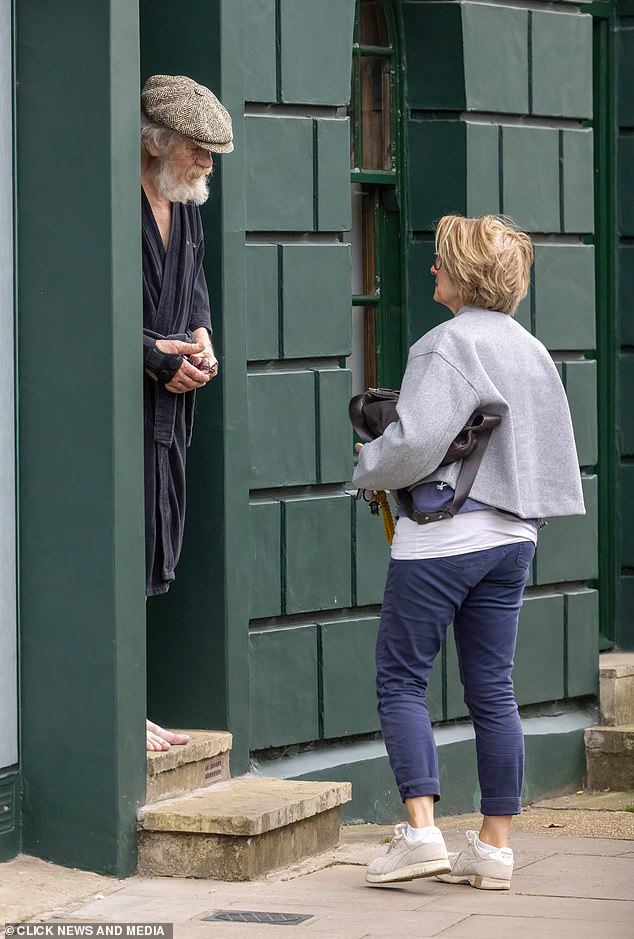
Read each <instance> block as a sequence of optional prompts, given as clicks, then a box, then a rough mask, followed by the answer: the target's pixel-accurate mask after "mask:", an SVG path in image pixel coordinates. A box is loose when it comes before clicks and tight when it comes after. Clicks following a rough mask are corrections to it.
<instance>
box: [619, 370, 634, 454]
mask: <svg viewBox="0 0 634 939" xmlns="http://www.w3.org/2000/svg"><path fill="white" fill-rule="evenodd" d="M617 396H618V402H619V409H618V423H617V429H618V433H619V442H620V451H621V455H625V454H627V455H628V456H634V418H633V416H632V406H633V405H634V354H632V352H623V353H621V355H619V365H618V373H617Z"/></svg>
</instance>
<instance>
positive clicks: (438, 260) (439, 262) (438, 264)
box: [434, 254, 442, 271]
mask: <svg viewBox="0 0 634 939" xmlns="http://www.w3.org/2000/svg"><path fill="white" fill-rule="evenodd" d="M434 267H435V268H436V270H437V271H439V270H440V268H441V267H442V258H441V256H440V255H439V254H435V255H434Z"/></svg>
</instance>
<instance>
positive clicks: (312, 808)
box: [139, 776, 352, 837]
mask: <svg viewBox="0 0 634 939" xmlns="http://www.w3.org/2000/svg"><path fill="white" fill-rule="evenodd" d="M351 799H352V785H351V784H350V783H341V782H339V783H337V782H313V781H306V780H290V779H276V778H273V777H270V776H243V777H240V778H238V779H231V780H228V781H226V782H222V783H217V784H216V785H212V786H209V787H207V788H205V789H198V790H196V791H195V792H191V793H189V794H188V795H186V796H181V797H180V798H177V799H169V800H166V801H164V802H161V803H157V804H154V805H145V806H143V808H141V810H140V812H139V824H140V827H141V829H142V830H144V831H170V832H189V833H197V834H216V835H231V836H240V837H249V836H252V835H261V834H263V833H264V832H267V831H272V830H274V829H276V828H282V827H284V826H286V825H292V824H294V823H296V822H299V821H301V820H303V819H306V818H310V817H311V816H313V815H318V814H320V813H322V812H326V811H328V810H329V809H333V808H336V807H338V806H340V805H342V804H343V803H344V802H349V801H350V800H351Z"/></svg>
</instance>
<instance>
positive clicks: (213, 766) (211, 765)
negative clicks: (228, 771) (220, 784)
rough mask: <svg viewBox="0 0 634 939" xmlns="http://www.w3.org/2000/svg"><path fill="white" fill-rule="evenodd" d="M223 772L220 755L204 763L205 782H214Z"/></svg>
mask: <svg viewBox="0 0 634 939" xmlns="http://www.w3.org/2000/svg"><path fill="white" fill-rule="evenodd" d="M222 774H223V766H222V757H221V756H217V757H215V758H214V759H213V760H209V762H207V763H205V782H206V783H210V782H214V780H216V779H221V778H222Z"/></svg>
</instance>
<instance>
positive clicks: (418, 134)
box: [408, 120, 467, 263]
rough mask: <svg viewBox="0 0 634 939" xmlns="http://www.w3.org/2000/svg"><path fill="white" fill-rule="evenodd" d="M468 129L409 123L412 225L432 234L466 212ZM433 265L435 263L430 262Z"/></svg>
mask: <svg viewBox="0 0 634 939" xmlns="http://www.w3.org/2000/svg"><path fill="white" fill-rule="evenodd" d="M466 133H467V132H466V126H465V124H464V123H463V122H462V121H457V120H456V121H410V122H409V135H408V139H409V190H410V224H411V227H412V229H413V230H414V231H432V230H433V226H434V222H435V221H437V220H438V219H439V218H440V217H441V216H442V215H446V214H447V213H449V212H459V213H460V214H462V215H464V214H465V212H466V207H467V202H466V185H465V181H466V166H467V153H466ZM430 263H431V262H430Z"/></svg>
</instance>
